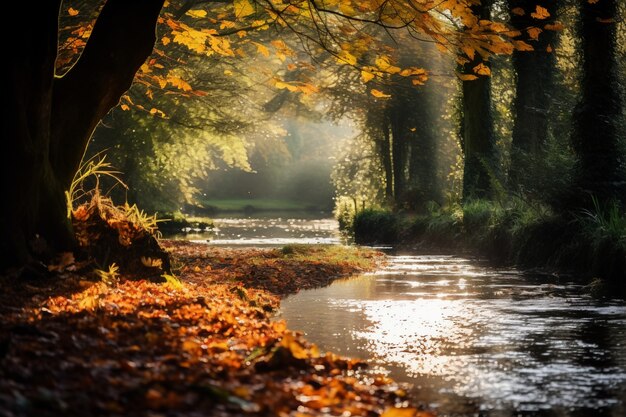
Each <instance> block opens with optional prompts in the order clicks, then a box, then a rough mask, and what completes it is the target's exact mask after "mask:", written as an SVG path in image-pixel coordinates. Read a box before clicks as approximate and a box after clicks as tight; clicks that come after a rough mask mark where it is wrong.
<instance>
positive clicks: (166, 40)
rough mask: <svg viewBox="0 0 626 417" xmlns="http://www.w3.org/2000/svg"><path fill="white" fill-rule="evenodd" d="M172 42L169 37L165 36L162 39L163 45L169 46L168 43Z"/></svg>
mask: <svg viewBox="0 0 626 417" xmlns="http://www.w3.org/2000/svg"><path fill="white" fill-rule="evenodd" d="M171 41H172V40H171V39H170V38H168V37H167V36H163V37H162V38H161V42H162V43H163V45H167V44H168V43H170V42H171Z"/></svg>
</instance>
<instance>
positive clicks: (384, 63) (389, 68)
mask: <svg viewBox="0 0 626 417" xmlns="http://www.w3.org/2000/svg"><path fill="white" fill-rule="evenodd" d="M375 63H376V66H377V67H378V68H380V70H381V71H385V72H388V73H390V74H397V73H399V72H400V71H401V69H400V68H399V67H396V66H394V65H392V64H391V60H390V58H389V57H388V56H385V55H383V56H381V57H379V58H376V61H375Z"/></svg>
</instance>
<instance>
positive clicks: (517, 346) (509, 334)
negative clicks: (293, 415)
mask: <svg viewBox="0 0 626 417" xmlns="http://www.w3.org/2000/svg"><path fill="white" fill-rule="evenodd" d="M545 280H546V278H545V277H543V278H542V280H538V279H537V277H532V276H524V275H522V274H520V273H519V272H516V271H498V270H495V269H490V268H488V267H486V266H482V265H481V264H479V263H478V262H476V261H471V260H467V259H461V258H457V257H451V256H392V257H391V258H390V263H389V265H388V266H387V267H385V268H383V269H382V270H380V271H378V272H376V273H375V274H371V275H365V276H361V277H358V278H355V279H349V280H344V281H339V282H335V283H334V284H332V285H331V286H330V287H327V288H322V289H317V290H309V291H302V292H300V293H299V294H297V295H295V296H292V297H289V298H287V299H286V300H284V301H283V302H282V304H281V316H282V318H284V319H286V320H287V323H288V325H289V328H291V329H296V330H302V331H304V332H305V333H306V334H307V336H308V339H309V340H311V341H312V342H314V343H317V344H318V345H319V346H320V347H321V348H322V349H323V350H331V351H334V352H337V353H341V354H344V355H349V356H352V357H358V358H362V359H369V360H371V361H373V362H374V363H375V364H378V365H380V366H383V367H384V368H385V369H386V370H388V371H389V372H390V374H391V376H392V377H393V378H395V379H396V380H399V381H403V382H407V383H410V384H412V385H413V389H412V393H413V395H414V396H415V397H416V398H417V399H418V400H419V401H421V402H422V403H423V404H426V405H427V406H429V407H432V408H433V409H435V410H437V411H438V413H439V414H440V415H442V416H497V417H500V416H555V417H556V416H577V417H578V416H589V417H593V416H612V417H618V416H620V417H624V416H626V406H625V403H624V402H625V401H626V307H625V306H624V303H623V301H619V300H605V301H598V300H594V299H593V298H591V297H589V296H587V295H585V292H584V291H583V289H582V288H581V287H580V286H578V285H575V284H572V283H557V282H558V280H557V279H556V278H553V281H554V283H551V284H545V283H544V284H542V283H541V282H545Z"/></svg>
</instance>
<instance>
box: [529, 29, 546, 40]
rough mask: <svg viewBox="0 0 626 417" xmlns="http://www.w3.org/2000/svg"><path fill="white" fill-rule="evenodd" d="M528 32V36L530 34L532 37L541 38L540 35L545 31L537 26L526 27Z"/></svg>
mask: <svg viewBox="0 0 626 417" xmlns="http://www.w3.org/2000/svg"><path fill="white" fill-rule="evenodd" d="M526 32H528V36H530V39H534V40H539V35H540V34H541V32H543V30H541V29H539V28H536V27H531V28H528V29H526Z"/></svg>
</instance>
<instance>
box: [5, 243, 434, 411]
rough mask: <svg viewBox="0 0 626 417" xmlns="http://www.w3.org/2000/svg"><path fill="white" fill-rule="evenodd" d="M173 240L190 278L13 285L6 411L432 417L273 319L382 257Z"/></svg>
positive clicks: (69, 276)
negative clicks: (310, 291)
mask: <svg viewBox="0 0 626 417" xmlns="http://www.w3.org/2000/svg"><path fill="white" fill-rule="evenodd" d="M162 243H163V246H164V247H165V248H167V250H168V251H169V252H170V253H171V255H172V258H173V270H174V272H175V273H176V274H177V278H178V283H176V282H173V281H172V280H167V281H166V282H165V283H154V282H150V281H149V280H142V279H139V280H137V279H134V280H125V279H124V276H123V274H122V276H121V277H120V279H119V280H118V281H115V282H108V283H104V282H102V281H94V279H93V275H91V276H89V277H87V276H85V275H84V274H81V273H79V272H77V271H74V270H71V268H70V269H67V268H65V269H60V270H58V271H57V270H55V274H56V275H54V277H52V278H50V279H48V280H45V279H44V280H33V281H31V282H25V281H18V282H16V281H15V280H14V279H12V278H11V277H8V276H2V277H0V317H1V321H0V415H1V416H33V415H37V416H58V415H64V416H74V415H76V416H79V415H80V416H90V415H110V416H117V415H119V416H122V415H124V416H135V415H141V416H183V415H184V416H235V415H250V416H266V415H271V416H294V417H304V416H350V415H353V416H354V415H358V416H379V415H383V416H384V417H404V416H413V417H415V416H420V417H425V416H429V415H430V414H429V413H427V412H424V411H418V410H417V409H416V408H412V407H409V404H408V402H407V398H406V394H405V391H404V390H403V389H402V388H401V387H400V386H398V385H397V384H396V383H394V382H393V381H391V380H390V379H388V378H386V377H385V376H376V375H374V374H371V373H368V372H366V371H364V370H363V369H364V368H365V367H366V366H367V364H366V363H363V362H361V361H359V360H355V359H348V358H343V357H339V356H337V355H335V354H333V353H328V352H327V353H322V352H320V350H319V349H318V348H317V347H316V346H315V345H313V344H311V343H309V342H307V341H306V340H305V339H304V338H303V337H302V335H301V334H299V333H296V332H293V331H291V330H289V329H287V327H286V324H285V323H284V322H283V321H276V320H274V319H273V316H272V314H273V311H275V309H276V308H277V306H278V304H279V301H280V296H283V295H285V294H289V293H293V292H296V291H298V290H300V289H303V288H312V287H316V286H323V285H328V284H329V283H330V282H331V281H332V280H333V279H336V278H339V277H346V276H349V275H351V274H354V273H357V272H361V271H363V270H367V269H372V268H373V267H374V266H375V265H376V264H378V263H380V262H383V257H382V255H381V254H379V253H377V252H374V251H367V250H363V249H357V248H344V249H336V248H332V247H317V248H305V247H295V248H294V247H288V248H283V249H282V250H278V249H267V250H264V249H239V250H237V249H223V248H215V247H211V246H208V245H203V244H194V243H188V242H181V241H164V242H162ZM67 258H68V259H67V260H66V261H65V262H66V263H67V262H69V257H67ZM134 278H136V277H134Z"/></svg>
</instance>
